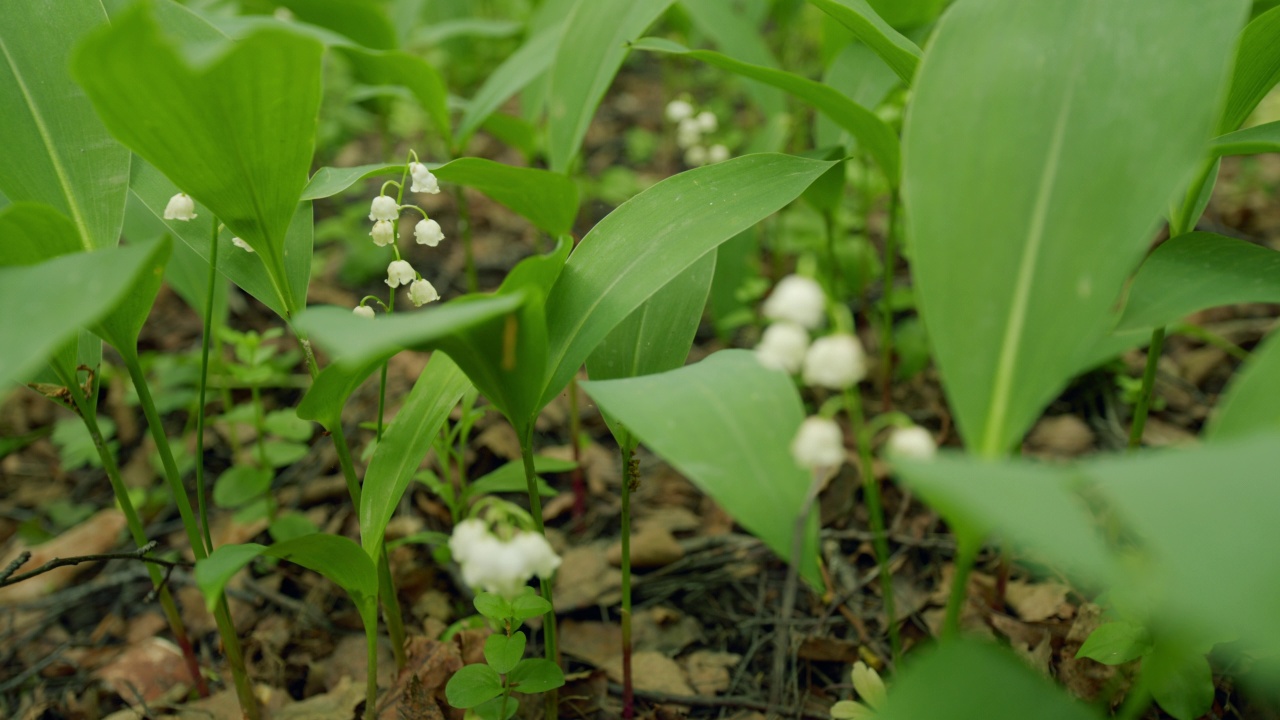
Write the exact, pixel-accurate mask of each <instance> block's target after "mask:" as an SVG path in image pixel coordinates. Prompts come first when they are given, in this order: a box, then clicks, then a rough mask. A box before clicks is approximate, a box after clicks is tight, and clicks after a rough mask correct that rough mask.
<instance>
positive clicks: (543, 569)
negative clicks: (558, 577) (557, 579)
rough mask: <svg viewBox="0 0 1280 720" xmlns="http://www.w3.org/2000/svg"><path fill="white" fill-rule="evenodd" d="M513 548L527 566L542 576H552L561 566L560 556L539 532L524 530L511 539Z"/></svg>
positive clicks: (535, 573)
mask: <svg viewBox="0 0 1280 720" xmlns="http://www.w3.org/2000/svg"><path fill="white" fill-rule="evenodd" d="M511 549H512V550H513V551H514V552H517V553H519V554H520V556H521V557H522V558H523V559H524V564H525V567H526V568H528V569H529V570H530V571H532V572H533V574H534V575H536V576H538V577H540V578H549V577H551V576H552V575H553V574H554V573H555V571H556V568H558V567H560V556H559V555H556V551H555V550H552V549H551V543H548V542H547V539H546V538H545V537H543V536H542V535H539V534H538V533H531V532H523V533H520V534H519V535H516V536H515V537H514V538H512V539H511Z"/></svg>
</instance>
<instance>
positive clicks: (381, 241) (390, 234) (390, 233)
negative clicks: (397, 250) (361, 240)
mask: <svg viewBox="0 0 1280 720" xmlns="http://www.w3.org/2000/svg"><path fill="white" fill-rule="evenodd" d="M369 235H370V236H371V237H373V244H374V245H377V246H378V247H386V246H388V245H390V244H391V243H392V242H393V241H394V240H395V239H396V229H395V226H394V225H392V224H391V221H390V220H379V221H378V222H376V223H374V224H373V230H372V231H371V232H370V233H369Z"/></svg>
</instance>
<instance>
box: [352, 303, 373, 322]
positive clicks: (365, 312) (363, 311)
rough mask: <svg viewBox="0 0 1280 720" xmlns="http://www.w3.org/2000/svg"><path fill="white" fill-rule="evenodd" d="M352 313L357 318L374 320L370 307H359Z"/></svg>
mask: <svg viewBox="0 0 1280 720" xmlns="http://www.w3.org/2000/svg"><path fill="white" fill-rule="evenodd" d="M351 313H352V314H353V315H355V316H357V317H362V318H369V319H370V320H372V319H373V308H371V307H369V306H368V305H357V306H355V308H354V309H353V310H352V311H351Z"/></svg>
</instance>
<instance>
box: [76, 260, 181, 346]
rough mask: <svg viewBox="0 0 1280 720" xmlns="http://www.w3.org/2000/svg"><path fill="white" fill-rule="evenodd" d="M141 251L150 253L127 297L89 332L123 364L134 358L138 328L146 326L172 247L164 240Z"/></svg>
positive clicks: (139, 330) (139, 332) (139, 331)
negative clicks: (122, 361) (112, 348)
mask: <svg viewBox="0 0 1280 720" xmlns="http://www.w3.org/2000/svg"><path fill="white" fill-rule="evenodd" d="M143 247H146V248H148V249H149V250H150V251H151V252H150V254H149V255H148V256H147V262H146V264H145V266H144V267H143V268H142V272H141V273H139V274H138V276H137V278H136V279H135V280H134V283H133V286H132V287H131V288H129V293H128V294H127V295H125V297H124V299H123V300H121V301H120V304H118V305H116V306H115V308H113V309H112V310H111V312H109V313H107V315H106V316H105V317H103V318H102V320H101V321H99V322H98V324H97V325H95V326H94V327H93V328H92V330H93V333H94V334H95V335H97V336H98V337H100V338H102V339H103V340H106V341H107V342H108V343H110V344H111V346H112V347H114V348H115V349H116V350H117V351H118V352H119V353H120V354H121V355H122V356H124V357H125V359H126V360H128V359H131V358H136V357H137V355H138V336H139V335H140V334H142V326H143V325H145V324H146V322H147V317H148V316H149V315H150V314H151V306H152V305H153V304H155V301H156V295H158V294H159V293H160V283H161V282H162V281H163V280H164V268H165V265H166V264H168V262H169V254H170V252H171V248H172V243H171V241H170V240H169V238H167V237H164V238H160V240H159V241H154V242H151V243H147V244H146V245H144V246H143Z"/></svg>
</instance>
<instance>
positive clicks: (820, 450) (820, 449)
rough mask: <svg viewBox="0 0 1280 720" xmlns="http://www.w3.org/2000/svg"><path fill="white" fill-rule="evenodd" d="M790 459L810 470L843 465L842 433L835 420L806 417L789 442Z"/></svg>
mask: <svg viewBox="0 0 1280 720" xmlns="http://www.w3.org/2000/svg"><path fill="white" fill-rule="evenodd" d="M791 457H793V458H795V461H796V464H797V465H799V466H800V467H803V468H808V469H810V470H817V469H819V468H824V469H825V468H836V467H839V466H840V465H841V464H843V463H844V459H845V450H844V433H843V432H841V431H840V426H839V425H837V424H836V421H835V420H830V419H828V418H824V417H818V416H816V415H815V416H813V417H808V418H805V420H804V422H802V423H800V430H799V431H798V432H796V437H795V439H794V440H792V441H791Z"/></svg>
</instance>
